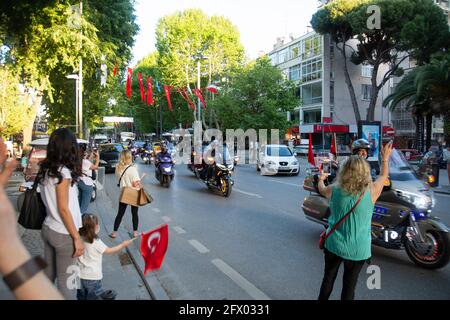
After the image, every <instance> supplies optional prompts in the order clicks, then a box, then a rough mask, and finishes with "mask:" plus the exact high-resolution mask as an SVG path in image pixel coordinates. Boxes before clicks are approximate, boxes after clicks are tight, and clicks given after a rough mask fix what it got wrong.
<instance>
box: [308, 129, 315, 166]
mask: <svg viewBox="0 0 450 320" xmlns="http://www.w3.org/2000/svg"><path fill="white" fill-rule="evenodd" d="M308 162H309V163H310V164H312V165H313V166H316V162H315V161H314V152H313V147H312V135H311V133H310V134H309V146H308Z"/></svg>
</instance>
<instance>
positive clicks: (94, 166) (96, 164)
mask: <svg viewBox="0 0 450 320" xmlns="http://www.w3.org/2000/svg"><path fill="white" fill-rule="evenodd" d="M94 155H95V164H92V165H91V167H90V169H91V170H97V169H98V166H99V165H100V156H99V155H98V153H97V152H94Z"/></svg>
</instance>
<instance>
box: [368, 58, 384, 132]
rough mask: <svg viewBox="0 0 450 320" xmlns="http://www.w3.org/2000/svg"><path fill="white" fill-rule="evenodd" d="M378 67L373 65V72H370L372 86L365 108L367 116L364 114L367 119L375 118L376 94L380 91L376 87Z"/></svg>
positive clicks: (372, 119)
mask: <svg viewBox="0 0 450 320" xmlns="http://www.w3.org/2000/svg"><path fill="white" fill-rule="evenodd" d="M378 67H379V65H374V66H373V72H372V77H371V83H372V88H371V91H370V103H369V109H368V110H367V116H366V120H367V121H374V120H375V108H376V106H377V100H378V94H379V93H380V89H378V85H377V75H378ZM381 125H383V124H381Z"/></svg>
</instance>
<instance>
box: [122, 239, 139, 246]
mask: <svg viewBox="0 0 450 320" xmlns="http://www.w3.org/2000/svg"><path fill="white" fill-rule="evenodd" d="M136 239H137V238H133V239H130V240H125V241H124V242H122V246H123V247H124V248H126V247H128V246H129V245H130V244H132V243H133V241H134V240H136Z"/></svg>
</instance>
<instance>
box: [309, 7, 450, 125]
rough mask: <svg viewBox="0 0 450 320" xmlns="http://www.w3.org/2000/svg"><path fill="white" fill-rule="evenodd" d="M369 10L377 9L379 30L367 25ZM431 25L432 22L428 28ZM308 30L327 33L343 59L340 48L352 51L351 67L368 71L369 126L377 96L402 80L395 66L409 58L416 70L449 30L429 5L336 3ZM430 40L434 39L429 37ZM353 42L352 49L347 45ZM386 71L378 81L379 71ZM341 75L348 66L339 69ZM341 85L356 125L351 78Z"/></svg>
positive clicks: (445, 42)
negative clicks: (367, 67) (370, 70)
mask: <svg viewBox="0 0 450 320" xmlns="http://www.w3.org/2000/svg"><path fill="white" fill-rule="evenodd" d="M370 6H377V7H378V8H379V10H380V13H381V16H380V19H381V20H380V26H381V27H380V28H377V27H374V28H372V27H370V28H369V26H368V18H369V17H370V16H369V14H368V12H370V10H369V9H370ZM431 22H432V23H431ZM311 23H312V26H313V28H314V29H315V30H316V31H317V32H319V33H321V34H331V37H332V39H333V40H334V41H335V43H336V44H341V45H342V47H341V48H339V46H337V47H338V49H339V50H341V51H342V52H343V54H344V57H346V55H347V54H346V53H345V51H344V48H347V49H349V51H352V54H351V61H352V62H353V63H354V64H357V65H359V64H363V63H364V64H369V65H372V66H373V73H372V77H371V83H372V91H371V98H370V102H369V108H368V112H367V117H366V120H369V121H373V120H374V117H375V106H376V102H377V99H378V94H379V91H380V90H381V89H382V87H383V86H384V84H385V83H386V82H387V81H388V80H389V78H390V77H391V76H393V75H401V73H402V70H401V68H400V64H401V63H402V62H403V61H404V60H406V59H408V58H413V59H415V60H416V61H417V63H418V64H419V65H421V64H424V63H426V62H428V61H429V59H430V56H431V54H432V53H435V52H438V51H439V50H442V49H445V48H446V47H447V45H448V38H449V30H448V25H447V20H446V18H445V15H444V14H443V11H442V10H441V9H440V8H439V7H437V6H436V5H435V4H434V3H433V1H431V0H361V1H359V0H336V1H333V2H331V3H329V4H328V5H326V6H325V7H323V8H321V9H319V11H318V12H317V13H316V14H315V15H314V16H313V18H312V21H311ZM430 35H433V36H430ZM350 39H355V40H356V41H357V43H356V49H354V48H353V47H351V46H349V45H347V41H349V40H350ZM382 66H387V71H386V73H385V74H382V75H381V81H380V82H378V78H379V76H380V75H379V71H380V68H381V67H382ZM344 69H345V72H346V73H348V71H347V65H346V64H344ZM346 82H347V85H348V87H349V90H350V95H351V97H352V104H353V108H354V110H355V116H356V119H357V120H359V118H360V116H359V111H356V110H357V109H358V106H357V101H356V99H355V98H354V90H353V88H352V85H351V79H349V78H348V76H347V75H346Z"/></svg>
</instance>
